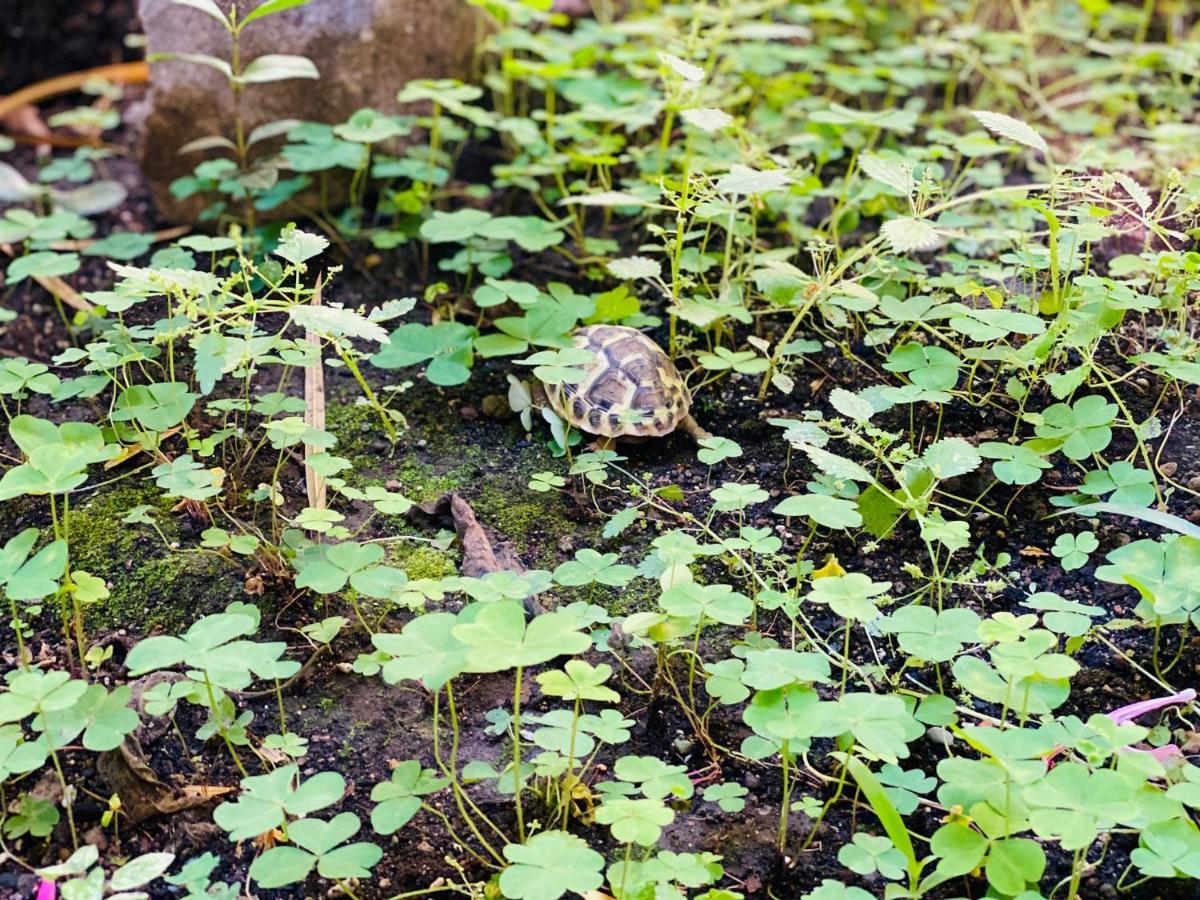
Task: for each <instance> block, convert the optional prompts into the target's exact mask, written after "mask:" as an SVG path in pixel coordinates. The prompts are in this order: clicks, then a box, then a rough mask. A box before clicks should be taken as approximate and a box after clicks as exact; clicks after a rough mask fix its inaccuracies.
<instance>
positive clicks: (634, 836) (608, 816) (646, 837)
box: [595, 797, 675, 847]
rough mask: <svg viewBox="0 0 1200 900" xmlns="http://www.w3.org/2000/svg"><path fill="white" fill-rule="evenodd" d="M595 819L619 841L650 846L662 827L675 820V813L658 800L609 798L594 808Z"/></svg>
mask: <svg viewBox="0 0 1200 900" xmlns="http://www.w3.org/2000/svg"><path fill="white" fill-rule="evenodd" d="M595 815H596V821H597V822H599V823H600V824H601V825H608V826H609V827H610V828H611V829H612V836H613V837H614V838H615V839H616V840H618V841H620V842H621V843H623V844H641V845H642V846H643V847H653V846H654V845H655V844H657V843H658V839H659V838H660V837H662V830H663V828H665V827H666V826H667V825H670V824H671V823H672V822H674V821H675V813H674V811H673V810H672V809H671V808H670V807H669V806H664V805H663V802H662V801H661V800H652V799H650V798H648V797H647V798H633V797H610V798H607V799H606V800H605V801H604V803H603V805H601V806H600V808H599V809H597V810H596V814H595Z"/></svg>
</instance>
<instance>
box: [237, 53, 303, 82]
mask: <svg viewBox="0 0 1200 900" xmlns="http://www.w3.org/2000/svg"><path fill="white" fill-rule="evenodd" d="M320 77H321V73H320V72H318V71H317V67H316V66H315V65H313V62H312V60H311V59H308V58H307V57H304V56H293V55H292V54H288V53H267V54H264V55H263V56H260V57H258V58H257V59H253V60H251V61H250V63H249V64H248V65H247V66H246V68H244V69H242V74H241V75H240V76H235V77H234V78H232V79H230V80H231V81H236V82H239V83H241V84H267V83H269V82H273V81H288V80H290V79H293V78H312V79H317V78H320Z"/></svg>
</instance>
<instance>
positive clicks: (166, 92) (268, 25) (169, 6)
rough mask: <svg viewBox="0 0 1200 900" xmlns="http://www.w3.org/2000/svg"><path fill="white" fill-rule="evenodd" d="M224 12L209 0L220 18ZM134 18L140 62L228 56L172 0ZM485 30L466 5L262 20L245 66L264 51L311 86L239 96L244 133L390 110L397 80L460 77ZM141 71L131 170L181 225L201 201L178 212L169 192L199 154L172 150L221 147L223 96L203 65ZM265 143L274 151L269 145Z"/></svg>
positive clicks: (226, 116)
mask: <svg viewBox="0 0 1200 900" xmlns="http://www.w3.org/2000/svg"><path fill="white" fill-rule="evenodd" d="M232 2H233V0H216V3H217V5H218V6H219V7H221V9H222V10H228V9H229V7H230V5H231V3H232ZM261 4H262V0H243V2H241V3H240V4H239V7H240V8H241V10H242V14H243V15H245V13H246V12H248V11H249V10H250V9H251V8H255V7H258V6H260V5H261ZM138 9H139V14H140V16H141V20H142V26H143V29H144V31H145V34H146V41H147V52H148V53H149V54H154V53H204V54H208V55H211V56H216V57H218V58H220V59H228V58H229V52H230V46H229V36H228V35H227V34H226V33H225V30H224V29H223V28H222V27H221V25H220V24H219V23H218V22H216V21H215V20H214V19H212V18H210V17H209V16H207V15H205V14H204V13H203V12H201V11H199V10H197V9H194V8H191V7H189V6H182V5H179V4H176V3H173V2H171V0H139V2H138ZM485 27H486V24H485V18H484V17H482V15H481V14H480V13H479V11H478V9H476V8H475V7H472V6H470V5H469V4H468V3H467V2H466V0H313V2H312V3H310V4H309V5H307V6H302V7H298V8H296V9H291V10H287V11H285V12H281V13H278V14H276V15H273V16H270V17H268V18H265V19H261V20H259V21H257V22H254V23H252V24H250V25H248V26H247V27H246V29H245V31H243V32H242V58H243V60H244V61H246V62H248V61H249V60H252V59H254V58H255V57H257V56H260V55H262V54H264V53H287V54H296V55H299V56H305V57H308V58H309V59H311V60H312V61H313V62H314V63H315V64H316V66H317V68H318V70H319V71H320V73H321V77H320V79H319V80H317V81H313V80H310V79H297V80H291V81H283V82H276V83H270V84H253V85H249V86H247V88H246V90H245V91H244V93H243V101H242V112H243V117H244V119H245V121H246V124H247V129H248V130H249V129H253V128H254V127H256V126H258V125H261V124H263V123H265V122H271V121H275V120H278V119H288V118H291V119H305V120H311V121H316V122H325V123H329V124H335V123H338V122H343V121H345V120H346V119H347V118H349V116H350V115H351V114H352V113H354V112H355V111H357V110H359V109H362V108H364V107H373V108H375V109H378V110H381V111H384V112H388V113H396V112H400V111H402V110H401V108H400V105H399V104H398V103H397V102H396V93H397V92H398V91H399V90H400V89H401V88H402V87H403V86H404V84H405V83H406V82H407V81H410V80H412V79H415V78H464V79H465V78H466V77H467V76H468V75H469V73H470V69H471V64H472V60H473V58H474V54H475V48H476V45H477V43H478V40H479V38H480V37H481V36H482V34H483V33H484V28H485ZM150 70H151V77H150V81H151V87H150V92H149V96H148V100H147V105H146V109H145V111H144V122H143V123H142V135H141V144H140V156H141V164H142V169H143V171H144V172H145V175H146V177H147V179H148V181H149V183H150V186H151V188H152V190H153V192H154V198H155V202H156V203H157V204H158V207H159V210H160V211H161V212H162V214H163V215H164V217H166V218H168V219H172V220H177V221H190V220H193V219H194V218H195V217H196V216H197V215H198V213H199V212H200V210H201V209H202V208H203V205H204V204H203V201H202V200H200V198H192V199H191V200H189V201H186V202H180V201H178V200H176V199H174V198H173V197H172V196H171V194H170V192H169V190H168V188H169V186H170V184H171V182H172V181H173V180H175V179H176V178H178V177H180V176H183V175H188V174H190V173H191V171H192V169H193V168H195V166H196V164H197V163H198V162H200V161H201V160H202V159H203V158H204V156H205V154H203V153H189V154H187V155H186V156H180V155H179V154H178V150H179V148H180V147H182V146H183V145H184V144H186V143H188V142H189V141H192V140H194V139H196V138H199V137H204V136H206V135H214V134H220V135H225V136H227V137H232V136H233V133H234V125H233V122H234V115H233V107H234V103H233V95H232V92H231V91H230V90H229V87H228V84H227V82H226V80H225V78H224V76H223V75H222V74H221V73H219V72H216V71H214V70H212V69H209V68H208V67H206V66H202V65H197V64H194V63H188V62H182V61H176V60H164V61H161V62H155V63H152V64H151V67H150ZM267 145H268V146H270V147H271V148H272V149H273V148H274V147H275V146H277V145H278V140H276V141H274V142H268V143H267ZM210 155H215V154H210ZM226 155H227V154H226ZM286 174H287V173H284V175H285V177H286Z"/></svg>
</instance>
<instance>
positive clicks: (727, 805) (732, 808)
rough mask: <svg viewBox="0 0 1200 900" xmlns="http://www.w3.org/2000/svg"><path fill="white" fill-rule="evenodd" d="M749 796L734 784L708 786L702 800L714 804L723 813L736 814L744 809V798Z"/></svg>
mask: <svg viewBox="0 0 1200 900" xmlns="http://www.w3.org/2000/svg"><path fill="white" fill-rule="evenodd" d="M749 794H750V791H748V790H747V789H746V788H744V787H743V786H742V785H740V784H737V783H735V782H729V781H727V782H724V783H722V784H710V785H709V786H708V787H706V788H705V789H704V799H705V800H706V801H708V802H709V803H715V804H717V806H719V807H721V810H722V811H723V812H727V813H736V812H741V811H742V810H743V809H745V808H746V797H747V796H748V795H749Z"/></svg>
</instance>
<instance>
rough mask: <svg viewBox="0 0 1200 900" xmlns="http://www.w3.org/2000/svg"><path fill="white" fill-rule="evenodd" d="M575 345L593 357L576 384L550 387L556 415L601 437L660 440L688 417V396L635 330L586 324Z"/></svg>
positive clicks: (666, 361) (662, 356) (671, 367)
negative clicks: (659, 438)
mask: <svg viewBox="0 0 1200 900" xmlns="http://www.w3.org/2000/svg"><path fill="white" fill-rule="evenodd" d="M575 346H576V347H581V348H583V349H585V350H590V351H592V353H594V354H595V355H596V357H595V359H594V360H593V361H592V362H591V363H590V364H589V365H588V366H587V374H586V375H585V376H584V378H583V380H582V381H581V382H579V383H578V384H568V385H563V386H562V387H561V388H557V387H555V388H551V389H550V390H549V391H548V392H547V393H548V395H549V399H550V405H551V406H553V407H554V410H555V412H557V413H558V414H559V415H560V416H562V417H563V418H564V419H566V420H567V421H568V422H570V423H571V425H572V426H574V427H575V428H579V429H581V430H583V431H587V432H589V433H591V434H596V435H600V436H601V437H659V436H661V435H664V434H668V433H669V432H671V431H673V430H674V429H675V426H676V425H678V424H679V421H680V420H681V419H682V418H683V417H684V416H686V415H687V412H688V407H689V406H690V405H691V397H690V396H689V395H688V391H687V387H686V386H685V385H684V383H683V379H682V378H681V377H680V376H679V370H678V369H676V368H675V364H674V363H673V362H671V358H670V357H669V356H667V354H666V353H664V352H663V351H662V348H661V347H659V346H658V344H656V343H654V341H652V340H650V338H648V337H646V335H644V334H642V333H641V332H640V331H638V330H637V329H636V328H628V327H626V326H624V325H589V326H587V327H586V328H580V329H579V330H578V331H576V332H575Z"/></svg>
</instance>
